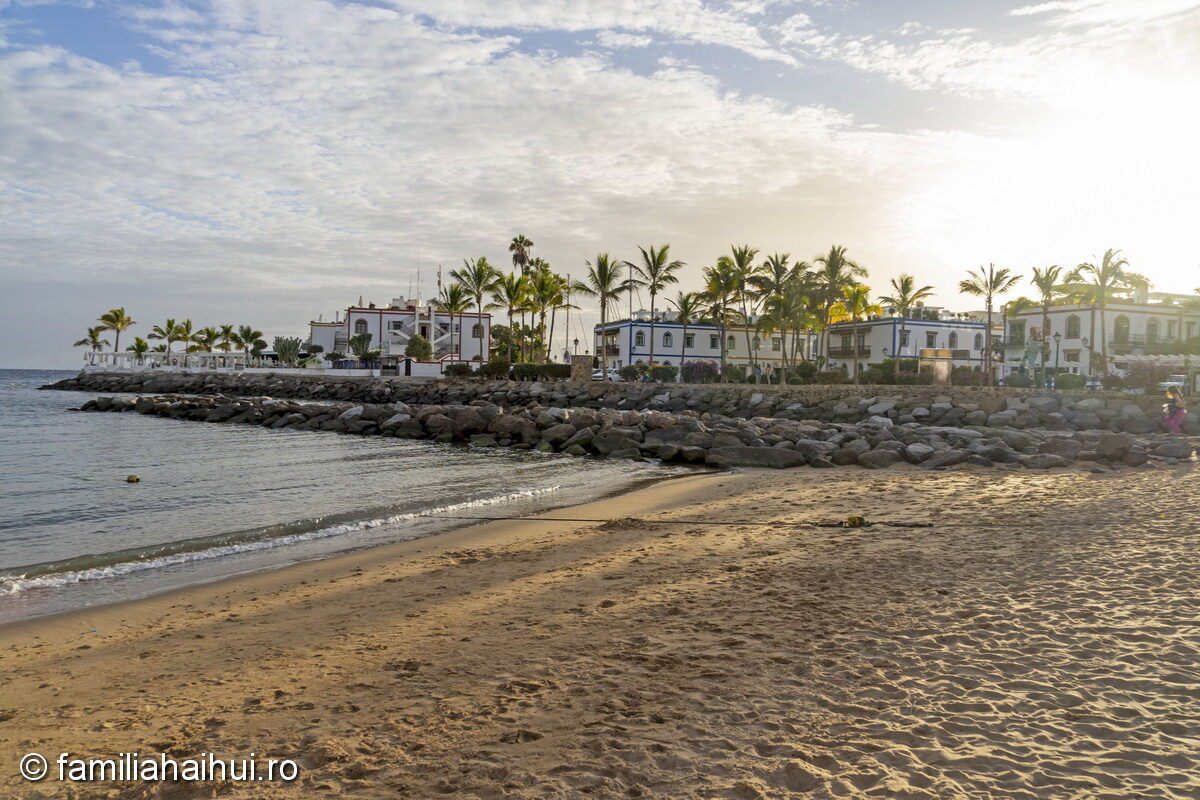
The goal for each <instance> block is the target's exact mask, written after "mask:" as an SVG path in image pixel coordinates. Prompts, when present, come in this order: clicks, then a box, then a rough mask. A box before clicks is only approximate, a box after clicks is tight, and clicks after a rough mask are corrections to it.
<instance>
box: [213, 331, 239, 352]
mask: <svg viewBox="0 0 1200 800" xmlns="http://www.w3.org/2000/svg"><path fill="white" fill-rule="evenodd" d="M220 330H221V341H220V342H219V343H218V344H217V349H218V350H220V351H221V352H222V353H228V352H229V351H230V350H231V349H233V340H234V338H235V337H236V336H237V333H236V329H235V328H234V326H233V325H222V326H221V329H220Z"/></svg>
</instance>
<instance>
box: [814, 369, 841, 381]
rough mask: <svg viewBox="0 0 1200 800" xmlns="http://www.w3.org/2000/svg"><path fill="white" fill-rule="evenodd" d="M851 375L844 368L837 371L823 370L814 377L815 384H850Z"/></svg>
mask: <svg viewBox="0 0 1200 800" xmlns="http://www.w3.org/2000/svg"><path fill="white" fill-rule="evenodd" d="M849 382H850V375H849V374H848V373H847V372H846V370H845V369H844V368H843V367H838V368H837V369H823V370H821V371H820V372H818V373H816V374H815V375H813V383H822V384H826V383H829V384H833V383H849Z"/></svg>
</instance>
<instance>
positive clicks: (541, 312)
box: [529, 264, 563, 361]
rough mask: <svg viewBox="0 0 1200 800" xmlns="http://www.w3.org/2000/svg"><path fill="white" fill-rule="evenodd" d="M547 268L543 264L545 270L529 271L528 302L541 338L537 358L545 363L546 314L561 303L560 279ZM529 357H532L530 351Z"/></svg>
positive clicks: (546, 350) (547, 353)
mask: <svg viewBox="0 0 1200 800" xmlns="http://www.w3.org/2000/svg"><path fill="white" fill-rule="evenodd" d="M549 267H550V265H549V264H545V268H541V267H539V269H537V270H536V271H534V270H532V269H531V270H530V272H529V302H530V305H531V306H532V307H533V311H534V313H536V314H537V318H538V325H537V331H538V335H539V336H540V337H541V339H540V341H539V342H538V357H539V358H543V357H544V358H545V360H547V361H548V360H549V359H550V355H549V351H550V343H549V342H550V336H549V330H548V329H547V328H546V314H547V312H549V311H550V310H551V309H553V308H554V307H555V306H556V305H559V304H560V303H562V302H563V292H562V282H561V281H562V278H561V277H560V276H558V275H555V274H554V273H553V272H551V271H550V269H549ZM529 355H530V357H531V358H532V357H533V351H532V350H530V353H529Z"/></svg>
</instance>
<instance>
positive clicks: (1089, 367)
mask: <svg viewBox="0 0 1200 800" xmlns="http://www.w3.org/2000/svg"><path fill="white" fill-rule="evenodd" d="M1080 341H1081V342H1083V349H1084V350H1086V351H1087V376H1088V378H1091V377H1092V348H1090V347H1088V338H1087V337H1086V336H1084V337H1083V338H1082V339H1080Z"/></svg>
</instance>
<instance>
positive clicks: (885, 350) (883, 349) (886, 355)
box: [879, 345, 899, 383]
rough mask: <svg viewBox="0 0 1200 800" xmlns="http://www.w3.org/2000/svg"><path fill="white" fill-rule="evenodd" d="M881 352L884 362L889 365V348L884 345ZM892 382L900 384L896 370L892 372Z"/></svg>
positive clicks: (880, 349)
mask: <svg viewBox="0 0 1200 800" xmlns="http://www.w3.org/2000/svg"><path fill="white" fill-rule="evenodd" d="M879 352H881V353H883V360H884V363H887V360H888V346H887V345H884V346H883V347H881V348H879ZM892 381H893V382H897V383H898V382H899V381H898V380H897V378H896V371H895V370H892Z"/></svg>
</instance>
